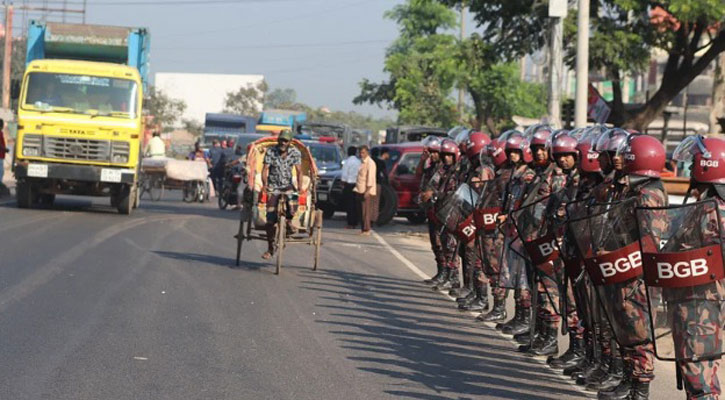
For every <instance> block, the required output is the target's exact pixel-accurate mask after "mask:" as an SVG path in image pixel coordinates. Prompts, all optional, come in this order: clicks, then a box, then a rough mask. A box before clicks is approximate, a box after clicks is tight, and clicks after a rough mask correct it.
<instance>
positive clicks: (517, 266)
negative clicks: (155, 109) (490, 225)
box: [500, 164, 536, 309]
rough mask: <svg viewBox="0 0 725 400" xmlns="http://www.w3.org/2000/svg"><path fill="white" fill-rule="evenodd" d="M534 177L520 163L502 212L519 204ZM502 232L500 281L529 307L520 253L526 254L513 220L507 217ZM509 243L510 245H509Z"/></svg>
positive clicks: (510, 209)
mask: <svg viewBox="0 0 725 400" xmlns="http://www.w3.org/2000/svg"><path fill="white" fill-rule="evenodd" d="M535 179H536V172H535V171H534V170H533V169H531V168H530V167H529V166H528V165H525V164H524V165H520V166H519V167H517V168H516V169H515V170H514V171H513V174H512V176H511V180H510V181H509V183H508V185H507V186H506V193H507V196H508V198H507V199H505V208H506V210H504V212H510V211H513V210H515V209H517V208H519V206H520V205H521V202H522V201H523V198H524V195H525V191H526V189H527V187H528V185H530V184H531V183H532V182H534V180H535ZM501 230H502V231H503V233H504V249H503V251H504V254H503V257H502V259H503V260H505V261H504V263H503V265H502V268H501V273H500V275H501V282H506V284H505V285H506V286H512V287H513V288H514V289H515V291H514V299H515V300H516V304H517V305H518V306H519V307H521V308H524V309H528V308H530V307H531V290H530V288H529V282H528V277H527V274H526V266H525V263H526V259H525V258H524V257H522V255H524V254H526V252H525V250H524V248H523V244H522V243H521V240H516V239H517V234H516V228H515V227H514V223H513V221H511V220H510V219H507V220H506V221H505V222H504V223H503V225H502V226H501ZM509 245H510V247H509Z"/></svg>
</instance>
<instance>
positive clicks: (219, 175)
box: [209, 139, 226, 193]
mask: <svg viewBox="0 0 725 400" xmlns="http://www.w3.org/2000/svg"><path fill="white" fill-rule="evenodd" d="M209 159H210V162H211V181H212V183H213V185H214V191H215V192H217V193H219V192H220V191H221V189H222V184H223V182H222V179H223V178H224V163H225V159H226V157H225V154H224V149H222V148H221V145H220V143H219V140H217V139H214V141H213V142H212V147H211V149H209Z"/></svg>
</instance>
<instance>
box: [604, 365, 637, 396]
mask: <svg viewBox="0 0 725 400" xmlns="http://www.w3.org/2000/svg"><path fill="white" fill-rule="evenodd" d="M623 374H624V375H623V377H622V380H621V381H620V382H619V385H617V386H615V387H613V388H608V389H606V390H605V389H600V390H599V393H597V398H598V399H601V400H624V399H626V398H627V397H629V394H630V392H631V391H632V386H633V384H632V372H631V368H629V366H627V365H625V366H624V371H623Z"/></svg>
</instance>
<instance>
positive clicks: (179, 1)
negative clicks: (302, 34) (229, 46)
mask: <svg viewBox="0 0 725 400" xmlns="http://www.w3.org/2000/svg"><path fill="white" fill-rule="evenodd" d="M272 1H274V2H291V1H300V0H206V1H199V0H171V1H159V0H156V1H153V0H151V1H109V2H89V3H88V5H89V6H183V5H194V6H207V5H215V4H244V3H269V2H272Z"/></svg>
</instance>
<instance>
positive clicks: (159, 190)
mask: <svg viewBox="0 0 725 400" xmlns="http://www.w3.org/2000/svg"><path fill="white" fill-rule="evenodd" d="M149 196H151V200H153V201H160V200H161V198H162V197H164V180H163V179H162V178H161V177H158V176H155V177H153V178H151V186H150V187H149Z"/></svg>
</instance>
